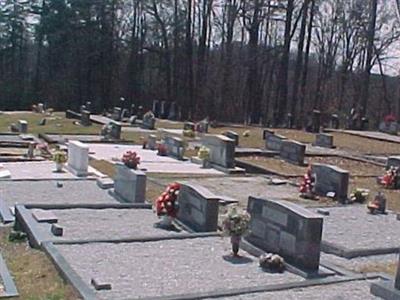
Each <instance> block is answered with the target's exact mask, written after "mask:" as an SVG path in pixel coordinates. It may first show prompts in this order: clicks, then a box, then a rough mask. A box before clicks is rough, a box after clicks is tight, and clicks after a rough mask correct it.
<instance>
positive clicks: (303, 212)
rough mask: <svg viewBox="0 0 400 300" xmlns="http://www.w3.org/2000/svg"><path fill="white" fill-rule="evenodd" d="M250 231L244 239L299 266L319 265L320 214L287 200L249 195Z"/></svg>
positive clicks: (311, 269)
mask: <svg viewBox="0 0 400 300" xmlns="http://www.w3.org/2000/svg"><path fill="white" fill-rule="evenodd" d="M247 210H248V212H249V214H250V216H251V221H250V234H249V235H248V236H247V237H246V240H247V241H248V242H250V243H251V244H253V245H255V246H256V247H258V248H260V249H262V250H263V251H265V252H272V253H277V254H279V255H281V256H282V257H283V258H284V259H285V261H287V262H288V263H290V264H293V265H294V266H296V267H298V268H299V269H301V270H304V271H307V272H309V273H316V272H318V269H319V262H320V250H321V238H322V226H323V218H322V217H321V216H320V215H318V214H316V213H313V212H311V211H309V210H307V209H305V208H303V207H301V206H298V205H296V204H293V203H291V202H287V201H275V200H267V199H259V198H253V197H249V202H248V206H247Z"/></svg>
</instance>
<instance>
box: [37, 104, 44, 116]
mask: <svg viewBox="0 0 400 300" xmlns="http://www.w3.org/2000/svg"><path fill="white" fill-rule="evenodd" d="M37 109H38V112H39V113H41V114H43V113H44V104H43V103H38V106H37Z"/></svg>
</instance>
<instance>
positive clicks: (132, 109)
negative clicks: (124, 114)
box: [130, 104, 137, 116]
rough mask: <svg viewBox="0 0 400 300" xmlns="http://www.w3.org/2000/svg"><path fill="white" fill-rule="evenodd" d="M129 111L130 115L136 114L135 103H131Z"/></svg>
mask: <svg viewBox="0 0 400 300" xmlns="http://www.w3.org/2000/svg"><path fill="white" fill-rule="evenodd" d="M130 113H131V116H136V114H137V108H136V105H135V104H131V111H130Z"/></svg>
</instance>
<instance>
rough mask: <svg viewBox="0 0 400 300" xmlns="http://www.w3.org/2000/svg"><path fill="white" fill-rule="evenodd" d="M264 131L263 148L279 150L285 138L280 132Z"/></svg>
mask: <svg viewBox="0 0 400 300" xmlns="http://www.w3.org/2000/svg"><path fill="white" fill-rule="evenodd" d="M271 132H272V134H271V133H270V132H269V131H265V132H264V134H265V148H266V149H268V150H272V151H281V148H282V142H283V141H286V140H287V138H286V137H285V136H283V135H280V134H274V133H273V131H271Z"/></svg>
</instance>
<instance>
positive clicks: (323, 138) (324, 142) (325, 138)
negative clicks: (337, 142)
mask: <svg viewBox="0 0 400 300" xmlns="http://www.w3.org/2000/svg"><path fill="white" fill-rule="evenodd" d="M314 145H315V146H318V147H323V148H334V146H333V135H331V134H326V133H317V134H316V135H315V143H314Z"/></svg>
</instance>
